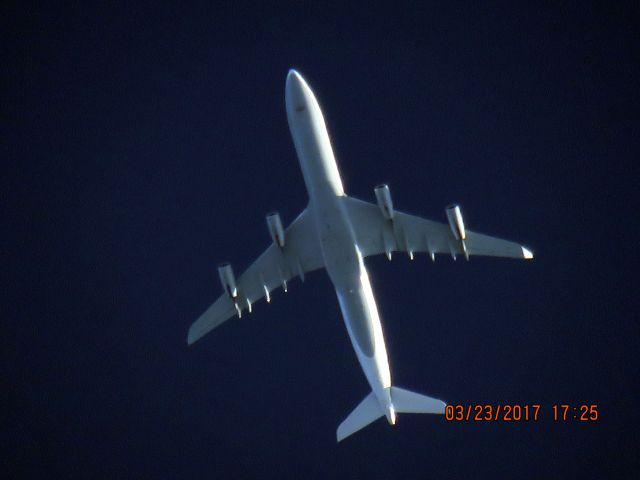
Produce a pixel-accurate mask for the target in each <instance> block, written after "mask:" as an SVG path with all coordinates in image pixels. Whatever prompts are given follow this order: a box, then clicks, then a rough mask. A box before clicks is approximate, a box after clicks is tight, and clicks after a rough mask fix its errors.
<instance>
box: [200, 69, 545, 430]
mask: <svg viewBox="0 0 640 480" xmlns="http://www.w3.org/2000/svg"><path fill="white" fill-rule="evenodd" d="M285 104H286V111H287V120H288V123H289V129H290V131H291V136H292V137H293V143H294V146H295V150H296V153H297V156H298V161H299V163H300V167H301V169H302V174H303V177H304V183H305V185H306V188H307V192H308V195H309V203H308V205H307V207H306V208H305V209H304V210H303V211H302V213H300V214H299V215H298V217H297V218H296V219H295V220H294V221H293V222H292V223H291V225H289V227H288V228H286V229H284V228H283V224H282V220H281V218H280V215H279V214H278V213H277V212H272V213H269V214H268V215H267V216H266V221H267V227H268V230H269V233H270V235H271V240H272V243H271V244H270V246H269V247H268V248H267V249H266V250H265V251H264V252H263V253H262V255H260V256H259V257H258V259H257V260H256V261H255V262H253V264H251V266H249V268H247V270H246V271H245V272H244V273H243V274H242V275H240V277H238V278H237V279H236V277H235V275H234V271H233V269H232V267H231V265H230V264H228V263H223V264H221V265H220V266H219V267H218V273H219V277H220V281H221V283H222V287H223V289H224V293H223V294H222V295H221V296H220V297H219V298H218V299H217V300H216V302H215V303H213V305H211V306H210V307H209V308H208V309H207V310H206V311H205V312H204V313H203V314H202V315H201V316H200V317H199V318H198V319H197V320H196V321H195V322H194V323H193V324H192V325H191V327H190V328H189V332H188V336H187V343H188V344H189V345H191V344H193V343H194V342H195V341H197V340H198V339H200V338H201V337H202V336H204V335H205V334H207V333H208V332H210V331H211V330H213V329H214V328H216V327H218V326H219V325H221V324H222V323H223V322H225V321H226V320H228V319H229V318H231V317H233V316H235V315H237V316H238V317H241V316H242V313H243V312H244V311H247V312H251V311H252V305H253V304H254V303H255V302H256V301H258V300H261V299H262V298H263V297H264V298H265V299H266V301H267V302H270V301H271V295H270V293H271V292H272V291H273V290H274V289H276V288H279V287H280V286H282V288H283V289H284V291H285V292H286V291H287V282H289V281H290V280H291V279H293V278H294V277H296V276H298V277H300V279H301V280H302V281H304V278H305V274H307V273H309V272H312V271H314V270H318V269H321V268H324V269H325V270H326V271H327V273H328V275H329V278H330V279H331V282H332V283H333V285H334V287H335V291H336V295H337V297H338V303H339V304H340V309H341V312H342V315H343V319H344V323H345V325H346V328H347V332H348V334H349V338H350V339H351V343H352V345H353V348H354V350H355V352H356V357H357V358H358V361H359V363H360V365H361V367H362V370H363V372H364V375H365V377H366V379H367V382H368V383H369V386H370V387H371V392H370V393H369V394H368V395H367V396H366V397H365V398H364V399H363V400H362V401H361V402H360V403H359V404H358V406H356V408H355V409H354V410H353V411H352V412H351V413H350V414H349V416H348V417H347V418H346V419H345V420H344V421H343V422H342V423H341V424H340V425H339V426H338V429H337V432H336V438H337V441H338V442H340V441H341V440H343V439H344V438H346V437H348V436H349V435H351V434H353V433H355V432H357V431H358V430H360V429H362V428H364V427H366V426H367V425H369V424H370V423H372V422H373V421H375V420H377V419H378V418H381V417H383V416H385V417H386V418H387V421H388V422H389V424H391V425H395V423H396V414H397V413H432V414H442V413H444V411H445V407H446V403H445V402H443V401H442V400H438V399H436V398H431V397H428V396H426V395H422V394H419V393H414V392H411V391H409V390H405V389H403V388H400V387H397V386H394V385H392V382H391V374H390V371H389V361H388V358H387V351H386V346H385V341H384V336H383V332H382V325H381V323H380V316H379V314H378V308H377V306H376V301H375V298H374V295H373V290H372V289H371V283H370V281H369V275H368V273H367V269H366V267H365V264H364V259H365V258H366V257H368V256H371V255H378V254H385V255H386V256H387V257H388V258H389V260H391V256H392V253H393V252H404V253H406V254H407V255H408V256H409V258H411V259H412V260H413V258H414V255H415V254H416V253H421V252H424V253H426V254H428V255H429V256H430V257H431V260H435V255H436V254H441V253H444V254H448V255H451V256H452V257H453V259H454V260H455V259H456V256H458V255H462V256H464V257H465V258H466V259H467V260H469V257H471V256H475V255H488V256H495V257H510V258H523V259H531V258H533V254H532V252H531V251H530V250H528V249H526V248H525V247H523V246H521V245H519V244H517V243H514V242H510V241H506V240H501V239H498V238H494V237H490V236H487V235H483V234H480V233H476V232H473V231H471V230H467V229H466V228H465V225H464V220H463V217H462V213H461V210H460V207H459V206H458V205H449V206H448V207H446V209H445V212H446V217H447V220H448V224H445V223H438V222H434V221H431V220H426V219H423V218H420V217H417V216H413V215H409V214H406V213H402V212H400V211H397V210H395V209H394V207H393V203H392V200H391V193H390V190H389V187H388V186H387V185H384V184H381V185H378V186H376V187H375V188H374V193H375V198H376V204H373V203H369V202H365V201H362V200H358V199H356V198H353V197H351V196H349V195H347V194H346V193H345V190H344V187H343V185H342V180H341V179H340V172H339V171H338V166H337V164H336V160H335V157H334V154H333V149H332V147H331V142H330V140H329V134H328V133H327V129H326V126H325V121H324V117H323V115H322V111H321V110H320V105H319V104H318V101H317V100H316V97H315V95H314V93H313V92H312V90H311V88H310V87H309V85H308V84H307V82H306V81H305V80H304V78H303V77H302V75H300V73H298V72H297V71H296V70H294V69H291V70H290V71H289V73H288V75H287V79H286V86H285Z"/></svg>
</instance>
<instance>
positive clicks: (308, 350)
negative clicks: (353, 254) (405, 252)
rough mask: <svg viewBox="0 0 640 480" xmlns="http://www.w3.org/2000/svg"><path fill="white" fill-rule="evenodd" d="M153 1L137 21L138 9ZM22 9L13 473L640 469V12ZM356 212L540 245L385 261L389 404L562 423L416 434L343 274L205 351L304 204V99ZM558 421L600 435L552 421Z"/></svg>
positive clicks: (9, 141)
mask: <svg viewBox="0 0 640 480" xmlns="http://www.w3.org/2000/svg"><path fill="white" fill-rule="evenodd" d="M136 5H137V4H136ZM136 5H126V6H122V7H116V6H112V5H107V4H101V6H93V7H87V6H84V5H82V4H80V5H78V6H76V7H59V6H56V7H54V6H50V7H46V6H30V7H26V6H24V5H22V4H21V6H19V7H18V6H13V7H9V8H7V9H6V10H5V14H4V15H3V16H4V23H5V24H6V25H5V27H4V28H3V46H4V48H3V49H2V55H3V69H2V103H1V104H2V119H3V121H2V131H3V134H2V140H3V141H2V152H3V153H2V157H3V175H2V177H1V182H2V202H1V203H0V208H1V209H2V210H1V211H2V215H3V220H2V223H3V225H4V229H3V230H4V232H3V233H4V234H3V235H2V246H3V248H2V262H3V268H2V271H3V274H2V285H3V296H2V297H3V302H2V305H3V307H2V323H3V335H2V349H1V352H2V360H3V361H2V380H3V383H4V384H5V385H7V386H8V391H7V394H6V395H5V396H4V399H5V402H6V406H5V408H3V411H4V412H5V419H4V420H3V421H2V425H3V426H2V433H1V437H0V441H1V444H0V445H2V452H3V454H2V461H3V463H4V465H3V471H8V472H10V473H11V474H12V475H11V477H13V478H88V477H92V478H100V477H103V478H127V477H128V478H142V477H151V476H154V477H156V478H203V477H207V478H252V477H253V478H256V477H258V478H327V477H328V478H339V477H342V478H364V476H365V475H369V476H371V477H372V478H394V477H395V478H460V477H462V476H471V477H477V478H487V477H490V478H514V477H518V478H542V477H556V478H557V477H563V478H572V477H573V478H575V477H577V476H580V477H581V478H604V477H607V478H621V477H630V476H632V475H631V474H630V472H631V471H632V470H631V469H632V468H633V469H634V470H633V471H636V472H637V470H638V468H639V467H640V465H639V462H638V455H637V452H638V436H637V435H638V434H637V431H638V421H637V417H638V415H637V412H638V405H637V399H636V397H637V388H638V377H639V375H638V374H639V362H638V358H637V351H638V346H639V345H638V343H639V342H638V338H639V333H640V332H639V330H640V329H639V326H638V313H637V312H638V310H637V308H636V307H634V305H632V303H635V302H633V301H634V300H635V299H634V294H635V293H636V289H637V278H636V276H635V275H634V273H635V272H634V270H633V269H632V265H635V266H636V267H637V257H638V256H637V247H638V239H637V234H638V227H637V220H638V207H639V205H638V194H637V187H638V169H637V166H636V164H637V158H638V151H639V149H638V104H639V102H638V100H639V98H638V97H639V95H638V85H639V75H638V73H639V65H640V64H639V62H638V61H639V58H640V57H639V53H640V48H639V33H638V32H639V31H640V29H639V13H640V12H639V9H638V5H637V2H634V3H633V6H632V7H629V8H627V7H626V6H620V5H619V6H607V5H606V4H605V3H604V2H603V3H601V4H597V5H587V4H585V3H583V2H579V3H576V4H572V3H568V4H564V3H563V4H559V2H549V3H545V4H537V3H536V5H533V6H517V7H514V6H513V5H512V4H511V3H505V4H501V5H493V6H481V7H480V6H478V5H477V4H476V2H473V3H472V4H470V5H465V4H457V5H455V6H451V5H446V6H445V5H437V4H428V5H425V4H422V3H421V2H416V3H415V4H414V5H411V6H407V7H404V8H393V9H392V8H385V9H379V10H376V9H371V8H369V7H364V6H363V7H361V8H356V7H347V6H339V7H334V8H329V7H326V6H320V5H317V6H304V7H303V6H300V5H295V6H292V5H290V6H288V7H281V8H277V9H273V8H270V7H266V6H265V7H259V8H257V9H249V8H241V7H237V6H234V7H224V8H222V7H212V6H210V5H208V4H206V3H205V4H204V5H199V6H193V5H191V6H188V7H185V6H182V5H176V6H173V7H167V6H158V5H155V4H153V5H148V6H144V7H143V6H136ZM290 67H295V68H297V69H299V70H300V72H302V73H303V74H304V75H305V77H306V78H307V80H308V81H309V83H310V85H311V86H312V88H313V89H314V90H315V92H316V94H317V96H318V98H319V101H320V103H321V105H322V107H323V110H324V113H325V118H326V120H327V123H328V128H329V132H330V134H331V136H332V140H333V144H334V150H335V152H336V157H337V159H338V163H339V165H340V167H341V171H342V174H343V180H344V183H345V188H346V189H347V191H348V192H349V193H350V194H352V195H354V196H357V197H360V198H364V199H368V200H373V199H374V196H373V186H374V185H376V184H377V183H380V182H387V183H388V184H389V185H390V187H391V191H392V195H393V198H394V203H395V205H396V208H398V209H401V210H405V211H408V212H411V213H418V214H421V215H424V216H426V217H429V218H433V219H440V220H441V221H445V216H444V206H445V205H447V204H448V203H450V202H452V201H457V202H459V203H460V204H461V205H462V208H463V211H464V213H465V220H466V223H467V225H468V226H469V227H470V228H471V229H474V230H477V231H481V232H485V233H489V234H493V235H497V236H502V237H505V238H510V239H513V240H518V241H521V242H522V243H524V244H526V245H528V246H530V247H531V248H532V249H533V250H534V251H535V253H536V259H535V260H534V261H533V262H516V261H509V260H503V259H472V261H471V262H469V263H466V262H464V261H462V262H461V261H457V262H455V263H454V262H452V261H451V260H450V259H449V258H446V257H442V258H439V259H438V260H437V261H436V263H435V264H431V262H429V261H427V260H426V258H425V257H419V258H418V259H416V260H415V261H414V262H413V263H410V262H409V260H407V259H406V258H404V257H402V256H398V257H396V258H395V259H394V261H393V262H391V263H389V262H388V261H386V259H383V258H372V259H370V260H369V261H368V266H369V270H370V274H371V277H372V283H373V287H374V291H375V292H376V294H377V299H378V304H379V308H380V310H381V314H382V317H383V323H384V327H385V332H386V336H387V344H388V349H389V355H390V361H391V367H392V375H393V377H394V381H395V383H396V384H398V385H400V386H403V387H406V388H410V389H412V390H416V391H421V392H424V393H427V394H430V395H433V396H436V397H440V398H443V399H444V400H446V401H448V402H449V403H464V404H468V403H472V404H477V403H492V404H500V403H502V404H504V403H520V404H532V403H537V404H541V405H542V411H541V414H540V416H541V420H540V421H539V422H536V423H533V422H529V423H505V422H496V423H491V424H486V423H449V422H446V421H445V420H444V419H442V418H439V417H433V416H420V415H403V416H400V418H399V421H398V425H397V426H396V428H390V427H389V426H388V425H387V424H386V423H384V422H383V421H379V422H377V423H375V424H374V425H372V426H370V427H368V428H367V429H366V430H364V431H362V432H360V433H358V434H357V435H354V436H353V437H352V438H349V439H348V440H347V441H345V442H343V443H342V444H339V445H338V444H336V443H335V429H336V427H337V425H338V424H339V423H340V422H341V421H342V420H343V419H344V418H345V417H346V416H347V415H348V413H349V412H350V411H351V410H352V409H353V408H354V407H355V405H357V403H358V402H359V401H360V400H361V399H362V398H363V397H364V396H365V395H366V394H367V392H368V387H367V384H366V381H365V379H364V376H363V375H362V373H361V371H360V367H359V365H358V364H357V361H356V358H355V354H354V353H353V351H352V349H351V345H350V342H349V340H348V337H347V334H346V331H345V328H344V325H343V322H342V318H341V316H340V312H339V308H338V305H337V302H336V300H335V294H334V292H333V289H332V286H331V284H330V282H329V280H328V278H327V276H326V274H325V273H324V272H320V273H316V274H313V275H310V276H308V278H307V282H306V283H305V284H304V285H300V284H299V283H298V282H294V283H293V284H292V285H291V288H290V292H289V293H288V294H287V295H286V296H285V295H284V294H282V293H276V294H275V295H274V301H273V302H272V304H271V305H269V306H268V307H267V306H266V305H265V304H263V303H260V304H258V305H256V308H255V312H254V314H253V315H252V316H250V317H247V318H246V319H245V317H243V319H242V320H241V321H230V322H229V323H228V324H226V325H224V326H223V327H221V328H220V329H219V330H217V331H215V333H213V334H210V335H209V336H207V337H205V339H203V340H202V341H200V342H198V343H197V344H196V345H195V346H193V347H191V348H187V346H186V342H185V338H186V332H187V328H188V327H189V325H190V324H191V322H192V321H193V320H195V319H196V318H197V317H198V315H199V314H200V313H201V312H202V311H203V310H204V309H205V308H206V307H207V306H208V305H209V304H210V303H211V302H212V301H213V300H215V298H217V296H218V295H219V294H220V293H221V287H220V285H219V281H218V278H217V273H216V271H215V267H216V265H217V264H218V263H219V262H221V261H223V260H229V261H231V262H232V263H233V264H234V265H235V266H236V269H237V270H238V271H241V270H242V269H243V268H244V267H246V266H247V265H248V264H249V263H250V262H251V261H253V259H254V258H255V257H256V256H257V255H258V254H259V253H260V252H261V251H262V250H263V249H264V247H266V246H267V245H268V242H269V237H268V233H267V230H266V225H265V221H264V214H265V213H266V212H268V211H270V210H274V209H276V210H279V211H280V212H281V214H282V216H283V219H284V221H285V222H286V223H288V222H290V221H291V220H292V219H293V218H295V215H296V214H297V213H298V212H299V211H300V210H301V209H302V208H303V207H304V206H305V204H306V192H305V190H304V184H303V182H302V176H301V173H300V171H299V168H298V163H297V159H296V157H295V152H294V149H293V144H292V141H291V139H290V136H289V131H288V126H287V123H286V115H285V109H284V82H285V76H286V73H287V71H288V69H289V68H290ZM557 403H569V404H572V405H576V404H580V403H588V404H597V405H598V406H599V409H600V412H601V419H600V420H599V421H597V422H595V423H580V422H574V421H568V422H565V423H554V422H553V420H552V419H551V406H552V405H553V404H557Z"/></svg>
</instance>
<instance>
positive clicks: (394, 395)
mask: <svg viewBox="0 0 640 480" xmlns="http://www.w3.org/2000/svg"><path fill="white" fill-rule="evenodd" d="M388 390H389V394H390V397H389V398H390V400H391V402H390V404H389V405H388V406H387V409H388V410H389V409H390V410H391V411H395V412H398V413H438V414H442V413H444V409H445V407H446V406H447V404H446V403H444V402H443V401H442V400H438V399H436V398H431V397H427V396H426V395H421V394H419V393H415V392H411V391H409V390H405V389H403V388H398V387H391V388H390V389H388ZM384 415H386V412H385V411H384V410H383V409H382V407H381V406H380V403H379V402H378V399H377V398H376V396H375V394H374V393H373V392H371V393H369V395H367V396H366V397H365V398H364V400H362V401H361V402H360V404H359V405H358V406H357V407H356V408H355V409H354V410H353V411H352V412H351V413H350V414H349V416H348V417H347V418H346V419H345V420H344V421H343V422H342V423H341V424H340V425H339V426H338V431H337V432H336V433H337V435H336V436H337V439H338V441H341V440H344V439H345V438H347V437H348V436H349V435H351V434H353V433H356V432H357V431H358V430H361V429H363V428H364V427H366V426H367V425H369V424H370V423H372V422H373V421H375V420H377V419H378V418H380V417H382V416H384ZM393 415H394V416H393V422H391V423H392V424H393V423H395V413H394V414H393Z"/></svg>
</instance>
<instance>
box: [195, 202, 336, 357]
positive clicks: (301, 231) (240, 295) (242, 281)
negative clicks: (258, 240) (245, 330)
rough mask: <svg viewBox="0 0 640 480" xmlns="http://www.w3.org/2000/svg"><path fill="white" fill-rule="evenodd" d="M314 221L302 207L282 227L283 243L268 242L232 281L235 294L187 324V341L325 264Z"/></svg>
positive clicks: (224, 298) (285, 288)
mask: <svg viewBox="0 0 640 480" xmlns="http://www.w3.org/2000/svg"><path fill="white" fill-rule="evenodd" d="M315 228H316V227H315V224H314V221H313V218H312V216H311V215H310V213H309V211H308V209H305V210H303V211H302V213H301V214H300V215H298V218H296V219H295V220H294V221H293V222H292V223H291V225H289V227H288V228H287V229H286V230H285V235H284V247H282V248H281V247H279V246H277V245H276V244H275V243H271V245H270V246H269V247H268V248H267V249H266V250H265V251H264V252H263V253H262V255H260V256H259V257H258V259H257V260H256V261H255V262H253V264H251V266H250V267H249V268H247V270H246V271H245V272H244V273H243V274H242V275H240V277H238V279H237V280H236V281H235V284H236V285H235V286H236V289H237V296H236V297H235V298H232V297H231V296H230V295H228V294H227V293H226V292H225V293H224V294H222V295H221V296H220V297H219V298H218V300H216V301H215V303H214V304H213V305H211V306H210V307H209V308H208V309H207V310H206V311H205V312H204V313H203V314H202V315H201V316H200V318H198V319H197V320H196V321H195V322H194V323H193V324H192V325H191V327H190V328H189V333H188V336H187V343H188V344H189V345H191V344H192V343H194V342H195V341H196V340H198V339H200V338H202V337H203V336H204V335H206V334H207V333H209V332H210V331H211V330H213V329H214V328H216V327H217V326H219V325H220V324H222V323H224V322H225V321H227V320H228V319H229V318H231V317H232V316H234V315H238V317H240V316H241V315H242V312H243V311H244V310H248V311H249V312H251V308H252V304H253V303H255V302H256V301H258V300H260V299H261V298H263V297H266V298H267V301H269V300H270V292H271V291H272V290H274V289H276V288H278V287H280V286H282V287H283V289H284V290H285V291H286V290H287V282H288V281H289V280H291V279H292V278H293V277H295V276H299V277H300V278H301V280H303V281H304V274H305V273H307V272H311V271H313V270H317V269H319V268H322V267H324V260H323V257H322V250H321V248H320V244H319V243H318V237H317V235H316V233H315Z"/></svg>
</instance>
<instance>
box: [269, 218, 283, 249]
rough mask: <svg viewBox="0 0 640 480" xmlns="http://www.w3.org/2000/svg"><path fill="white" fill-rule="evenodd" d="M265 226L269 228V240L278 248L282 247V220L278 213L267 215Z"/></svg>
mask: <svg viewBox="0 0 640 480" xmlns="http://www.w3.org/2000/svg"><path fill="white" fill-rule="evenodd" d="M267 226H268V227H269V234H270V235H271V240H273V243H275V244H276V245H277V246H278V247H280V248H283V247H284V228H282V220H280V215H279V214H278V212H271V213H268V214H267Z"/></svg>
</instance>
